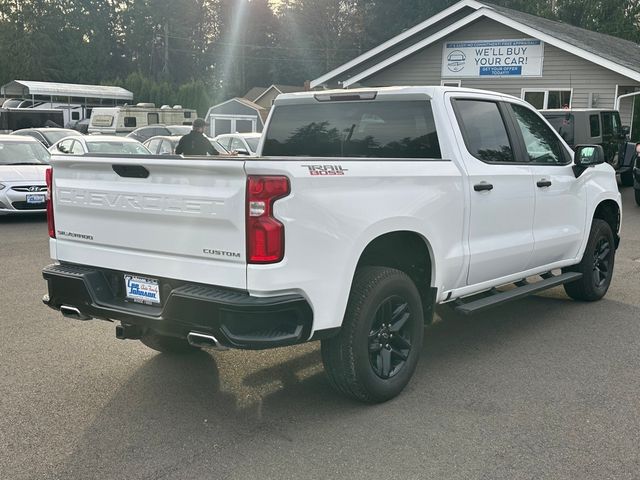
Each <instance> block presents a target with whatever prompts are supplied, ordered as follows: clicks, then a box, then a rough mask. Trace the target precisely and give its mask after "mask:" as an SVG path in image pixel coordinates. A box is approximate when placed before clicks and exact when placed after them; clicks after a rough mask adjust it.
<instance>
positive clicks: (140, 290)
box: [123, 273, 162, 306]
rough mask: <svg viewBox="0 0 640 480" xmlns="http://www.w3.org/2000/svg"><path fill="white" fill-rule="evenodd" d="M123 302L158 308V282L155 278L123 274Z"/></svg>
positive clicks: (159, 299) (159, 301) (159, 300)
mask: <svg viewBox="0 0 640 480" xmlns="http://www.w3.org/2000/svg"><path fill="white" fill-rule="evenodd" d="M123 278H124V289H125V290H124V294H125V300H126V301H128V302H134V303H142V304H144V305H152V306H160V305H161V303H162V300H161V298H160V282H159V281H158V280H157V279H156V278H150V277H144V276H141V275H134V274H132V273H125V274H123Z"/></svg>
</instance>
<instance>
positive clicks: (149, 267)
mask: <svg viewBox="0 0 640 480" xmlns="http://www.w3.org/2000/svg"><path fill="white" fill-rule="evenodd" d="M51 164H52V166H53V206H54V216H55V230H56V240H55V241H52V243H51V248H52V252H51V253H52V256H53V257H54V258H57V260H59V261H61V262H69V263H79V264H83V265H93V266H97V267H103V268H108V269H113V270H120V271H123V272H130V273H137V274H140V275H146V276H152V277H162V278H175V279H179V280H188V281H190V282H200V283H206V284H212V285H216V284H223V285H225V286H227V287H233V288H241V289H244V288H246V249H245V189H246V175H245V171H244V161H243V160H241V159H238V160H236V159H226V158H225V159H178V158H163V157H142V158H140V157H137V158H134V157H128V158H120V157H117V158H116V157H99V156H96V157H81V158H78V157H70V156H54V157H53V158H52V160H51Z"/></svg>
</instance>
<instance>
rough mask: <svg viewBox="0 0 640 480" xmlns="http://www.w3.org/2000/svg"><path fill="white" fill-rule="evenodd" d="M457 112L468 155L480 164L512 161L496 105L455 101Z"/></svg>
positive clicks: (507, 140) (508, 142) (513, 159)
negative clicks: (480, 162) (479, 161)
mask: <svg viewBox="0 0 640 480" xmlns="http://www.w3.org/2000/svg"><path fill="white" fill-rule="evenodd" d="M456 110H457V114H458V121H459V123H460V126H461V127H462V130H463V132H464V141H465V144H466V146H467V150H468V151H469V153H471V155H473V156H474V157H476V158H478V159H480V160H482V161H483V162H513V161H515V158H514V156H513V149H512V148H511V142H510V141H509V136H508V135H507V129H506V127H505V125H504V120H503V119H502V115H501V114H500V110H499V108H498V104H497V103H495V102H485V101H482V100H456Z"/></svg>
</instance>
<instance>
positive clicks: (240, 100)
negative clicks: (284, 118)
mask: <svg viewBox="0 0 640 480" xmlns="http://www.w3.org/2000/svg"><path fill="white" fill-rule="evenodd" d="M231 102H237V103H240V104H241V105H244V106H246V107H249V108H251V109H253V110H255V111H256V113H257V114H258V115H259V116H260V118H261V119H262V123H263V124H264V121H265V120H266V118H267V116H268V115H269V111H268V110H267V109H265V108H262V107H261V106H260V105H258V104H257V103H253V102H251V101H249V100H247V99H246V98H242V97H234V98H230V99H229V100H226V101H224V102H222V103H218V104H217V105H214V106H213V107H211V108H209V110H208V111H207V118H209V115H211V111H212V110H213V109H214V108H218V107H221V106H222V105H226V104H227V103H231Z"/></svg>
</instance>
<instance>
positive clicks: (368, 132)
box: [262, 101, 441, 158]
mask: <svg viewBox="0 0 640 480" xmlns="http://www.w3.org/2000/svg"><path fill="white" fill-rule="evenodd" d="M266 135H267V136H266V140H265V145H264V149H263V152H262V153H263V155H266V156H313V157H375V158H441V154H440V145H439V143H438V135H437V133H436V128H435V124H434V121H433V113H432V111H431V104H430V102H428V101H421V102H415V101H411V102H410V101H388V102H385V101H378V102H336V103H326V104H316V105H284V106H281V107H276V109H275V111H274V112H273V117H272V119H271V123H270V126H269V130H268V131H267V132H266Z"/></svg>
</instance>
